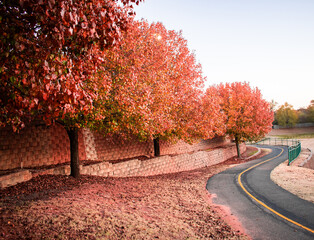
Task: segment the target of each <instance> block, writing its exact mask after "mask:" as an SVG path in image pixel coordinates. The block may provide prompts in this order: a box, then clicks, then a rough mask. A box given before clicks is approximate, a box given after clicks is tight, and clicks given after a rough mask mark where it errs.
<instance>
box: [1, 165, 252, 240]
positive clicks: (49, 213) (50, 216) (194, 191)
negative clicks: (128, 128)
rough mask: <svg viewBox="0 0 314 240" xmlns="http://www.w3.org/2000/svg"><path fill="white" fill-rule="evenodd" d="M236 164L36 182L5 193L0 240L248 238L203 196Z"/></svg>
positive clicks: (34, 180)
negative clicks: (214, 178)
mask: <svg viewBox="0 0 314 240" xmlns="http://www.w3.org/2000/svg"><path fill="white" fill-rule="evenodd" d="M232 163H233V162H232V161H231V162H230V161H229V162H226V163H223V164H219V165H215V166H211V167H207V168H202V169H199V170H195V171H189V172H183V173H176V174H168V175H162V176H154V177H145V178H144V177H137V178H102V177H93V176H82V177H81V178H80V179H79V180H77V179H74V178H72V177H68V176H51V175H47V176H41V177H37V178H34V179H32V180H30V181H28V182H25V183H22V184H19V185H16V186H13V187H10V188H7V189H3V190H0V199H1V200H0V239H154V238H156V239H247V236H244V235H242V234H240V233H239V232H238V231H235V230H233V229H231V227H230V226H228V225H227V224H226V223H225V222H224V221H223V220H222V219H221V218H220V217H219V215H218V213H217V212H216V211H215V210H214V207H213V206H212V205H211V203H210V201H208V199H209V198H208V194H207V192H206V190H205V185H206V181H207V179H208V178H209V177H211V176H212V175H214V174H216V173H218V172H220V171H222V170H224V169H226V168H227V167H229V165H230V164H232Z"/></svg>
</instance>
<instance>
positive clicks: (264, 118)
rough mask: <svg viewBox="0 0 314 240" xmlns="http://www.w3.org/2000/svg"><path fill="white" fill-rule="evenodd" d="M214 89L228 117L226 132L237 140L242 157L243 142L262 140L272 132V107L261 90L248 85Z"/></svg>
mask: <svg viewBox="0 0 314 240" xmlns="http://www.w3.org/2000/svg"><path fill="white" fill-rule="evenodd" d="M214 88H216V89H217V92H218V94H219V96H220V97H221V98H222V103H221V109H222V111H223V113H224V114H225V115H226V123H225V124H226V132H227V134H229V135H230V136H231V137H233V138H234V139H235V143H236V145H237V152H238V157H241V154H240V150H239V144H240V143H241V142H243V141H246V140H257V139H260V138H262V137H264V136H265V134H267V133H268V132H269V131H270V130H271V127H272V122H273V112H272V110H271V106H270V104H269V103H268V102H267V101H266V100H264V99H263V98H262V95H261V92H260V90H259V89H258V88H251V87H250V86H249V84H248V83H241V82H234V83H226V84H220V85H218V86H216V87H214Z"/></svg>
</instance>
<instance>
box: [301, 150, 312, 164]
mask: <svg viewBox="0 0 314 240" xmlns="http://www.w3.org/2000/svg"><path fill="white" fill-rule="evenodd" d="M307 149H308V150H309V152H310V155H309V156H308V157H307V158H306V159H305V160H304V161H303V162H301V163H300V164H299V165H298V166H299V167H303V166H304V164H306V163H307V162H308V161H310V159H311V158H312V156H313V152H312V150H311V149H309V148H307Z"/></svg>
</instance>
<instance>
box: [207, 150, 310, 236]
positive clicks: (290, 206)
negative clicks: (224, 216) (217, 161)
mask: <svg viewBox="0 0 314 240" xmlns="http://www.w3.org/2000/svg"><path fill="white" fill-rule="evenodd" d="M267 148H271V149H272V152H271V153H270V154H268V155H266V156H264V157H262V158H260V159H256V160H253V161H250V162H247V163H244V164H241V165H238V166H235V167H233V168H230V169H227V170H226V171H223V172H221V173H219V174H217V175H214V176H213V177H212V178H210V179H209V180H208V182H207V185H206V189H207V190H208V191H209V193H210V194H216V195H217V197H216V198H214V199H213V202H214V203H215V204H219V205H225V206H228V207H230V211H231V213H232V214H233V215H235V216H236V217H237V218H238V219H239V221H240V222H241V223H242V225H243V227H244V228H245V230H246V233H247V234H248V235H250V236H251V237H252V238H253V239H271V240H274V239H280V240H281V239H285V240H289V239H296V240H301V239H302V240H307V239H311V240H313V239H314V204H313V203H311V202H308V201H305V200H303V199H300V198H298V197H297V196H295V195H293V194H291V193H290V192H288V191H286V190H284V189H282V188H281V187H279V186H278V185H276V184H275V183H274V182H273V181H272V180H271V179H270V172H271V171H272V170H273V169H274V168H275V167H276V166H277V165H278V164H280V163H281V162H283V161H285V160H287V158H288V153H287V152H288V150H287V147H279V146H276V147H274V146H267Z"/></svg>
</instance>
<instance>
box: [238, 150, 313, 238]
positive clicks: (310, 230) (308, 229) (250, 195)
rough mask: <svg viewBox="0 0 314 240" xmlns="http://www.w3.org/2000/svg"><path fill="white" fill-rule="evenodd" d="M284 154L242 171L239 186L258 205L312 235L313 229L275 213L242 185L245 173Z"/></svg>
mask: <svg viewBox="0 0 314 240" xmlns="http://www.w3.org/2000/svg"><path fill="white" fill-rule="evenodd" d="M282 153H283V149H281V152H280V153H279V154H278V155H277V156H275V157H273V158H270V159H268V160H265V161H263V162H260V163H257V164H255V165H253V166H251V167H249V168H247V169H246V170H244V171H242V172H241V173H240V174H239V176H238V182H239V185H240V187H241V188H242V189H243V191H244V192H245V193H246V194H247V195H248V196H249V197H251V198H252V199H254V200H255V201H256V202H257V203H259V204H260V205H262V206H263V207H265V208H266V209H268V210H269V211H271V212H273V213H274V214H276V215H277V216H279V217H281V218H283V219H285V220H287V221H289V222H291V223H293V224H295V225H297V226H299V227H301V228H303V229H305V230H307V231H309V232H311V233H314V230H313V229H310V228H308V227H306V226H303V225H302V224H300V223H298V222H295V221H293V220H292V219H290V218H288V217H286V216H284V215H282V214H280V213H279V212H277V211H275V210H274V209H272V208H271V207H269V206H267V205H266V204H265V203H263V202H262V201H260V200H258V199H257V198H256V197H254V196H253V195H252V194H251V193H249V192H248V190H247V189H246V188H245V187H244V186H243V184H242V181H241V176H242V175H243V174H244V173H246V172H247V171H249V170H251V169H253V168H255V167H257V166H259V165H261V164H263V163H266V162H269V161H271V160H273V159H274V158H277V157H279V156H280V155H281V154H282Z"/></svg>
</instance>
